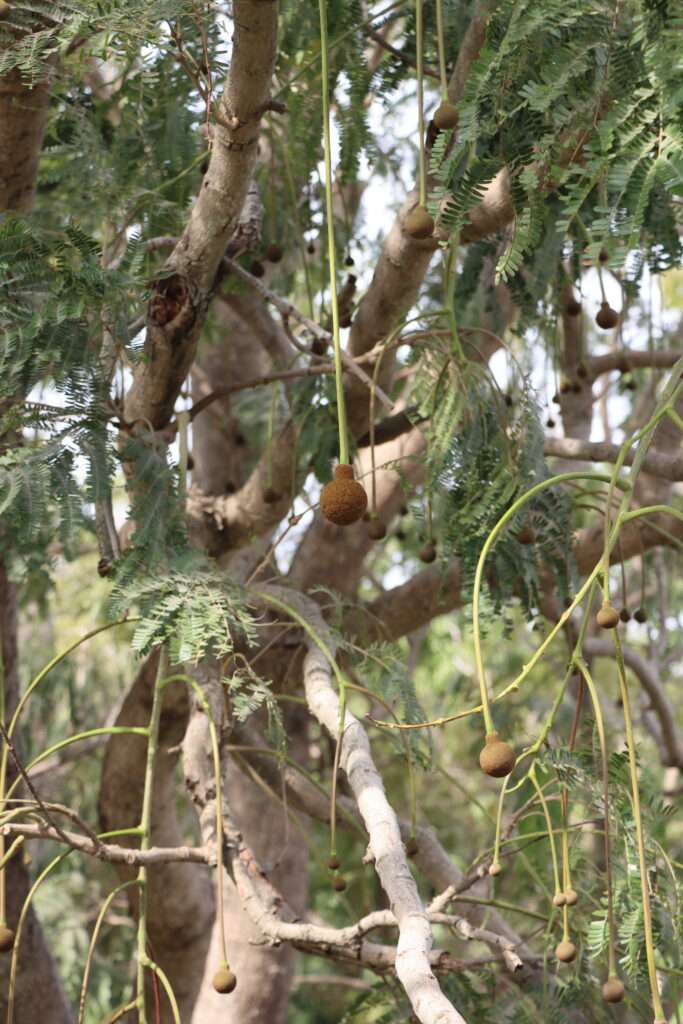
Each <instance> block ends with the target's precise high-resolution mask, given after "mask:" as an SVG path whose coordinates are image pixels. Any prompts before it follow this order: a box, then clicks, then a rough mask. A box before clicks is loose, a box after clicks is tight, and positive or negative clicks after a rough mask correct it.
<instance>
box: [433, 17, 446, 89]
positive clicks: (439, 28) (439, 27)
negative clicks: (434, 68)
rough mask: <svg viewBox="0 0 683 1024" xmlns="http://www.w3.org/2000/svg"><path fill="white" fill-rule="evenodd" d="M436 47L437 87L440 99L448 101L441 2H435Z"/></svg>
mask: <svg viewBox="0 0 683 1024" xmlns="http://www.w3.org/2000/svg"><path fill="white" fill-rule="evenodd" d="M436 45H437V49H438V51H439V86H440V88H441V99H442V100H447V99H448V79H447V77H446V43H445V33H444V25H443V0H436Z"/></svg>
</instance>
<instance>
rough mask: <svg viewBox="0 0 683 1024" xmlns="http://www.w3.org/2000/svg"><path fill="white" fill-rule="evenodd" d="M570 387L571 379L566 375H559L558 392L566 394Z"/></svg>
mask: <svg viewBox="0 0 683 1024" xmlns="http://www.w3.org/2000/svg"><path fill="white" fill-rule="evenodd" d="M571 389H572V385H571V381H570V380H569V378H568V377H560V394H561V395H568V394H569V392H570V391H571Z"/></svg>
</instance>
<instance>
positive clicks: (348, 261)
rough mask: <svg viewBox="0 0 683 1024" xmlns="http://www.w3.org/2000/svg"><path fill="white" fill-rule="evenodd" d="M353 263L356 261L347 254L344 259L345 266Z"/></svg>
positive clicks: (353, 264)
mask: <svg viewBox="0 0 683 1024" xmlns="http://www.w3.org/2000/svg"><path fill="white" fill-rule="evenodd" d="M355 265H356V261H355V260H354V258H353V256H347V257H346V259H345V260H344V266H345V267H355Z"/></svg>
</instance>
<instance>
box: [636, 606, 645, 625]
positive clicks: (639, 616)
mask: <svg viewBox="0 0 683 1024" xmlns="http://www.w3.org/2000/svg"><path fill="white" fill-rule="evenodd" d="M633 618H634V619H635V620H636V622H640V623H643V622H647V612H646V611H645V609H644V608H636V610H635V611H634V613H633Z"/></svg>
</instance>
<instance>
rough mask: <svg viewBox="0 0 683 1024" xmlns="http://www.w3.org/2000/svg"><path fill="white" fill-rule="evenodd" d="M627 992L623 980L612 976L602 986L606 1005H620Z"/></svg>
mask: <svg viewBox="0 0 683 1024" xmlns="http://www.w3.org/2000/svg"><path fill="white" fill-rule="evenodd" d="M625 991H626V990H625V988H624V983H623V981H622V980H621V978H617V977H616V975H614V974H612V975H610V977H609V978H608V979H607V981H606V982H605V984H604V985H603V986H602V998H603V999H604V1000H605V1002H606V1003H620V1002H621V1000H622V999H623V998H624V993H625Z"/></svg>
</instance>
